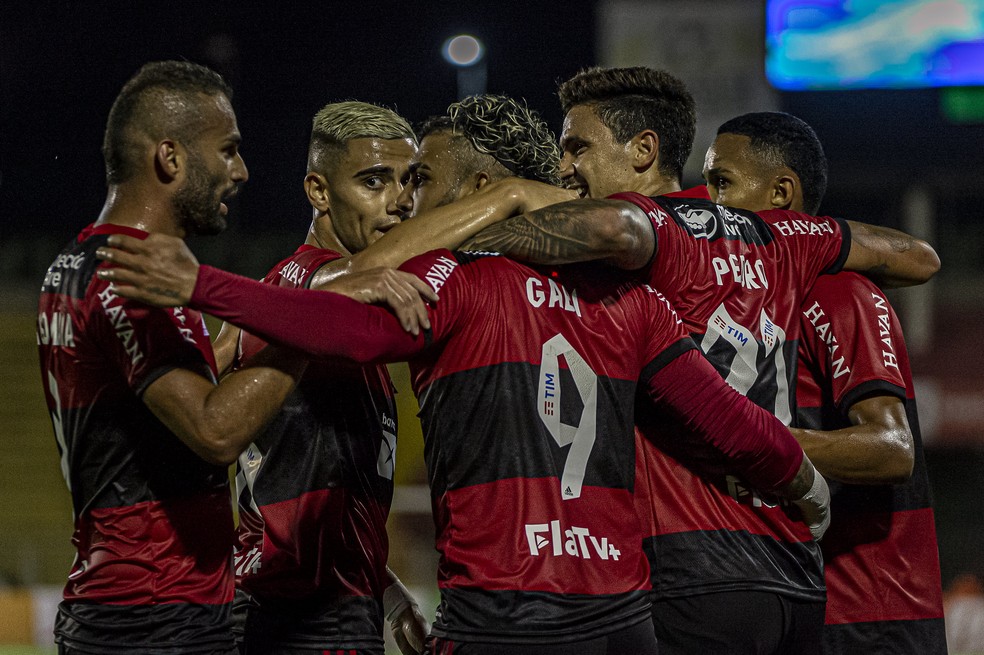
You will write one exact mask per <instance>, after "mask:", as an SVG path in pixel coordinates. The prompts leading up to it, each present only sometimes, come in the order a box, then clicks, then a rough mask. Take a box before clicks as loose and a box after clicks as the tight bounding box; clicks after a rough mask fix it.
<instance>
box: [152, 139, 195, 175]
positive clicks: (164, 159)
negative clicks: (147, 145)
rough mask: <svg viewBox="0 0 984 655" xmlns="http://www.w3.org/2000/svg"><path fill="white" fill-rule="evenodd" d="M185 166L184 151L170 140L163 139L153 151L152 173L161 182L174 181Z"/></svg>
mask: <svg viewBox="0 0 984 655" xmlns="http://www.w3.org/2000/svg"><path fill="white" fill-rule="evenodd" d="M179 150H180V152H179ZM186 164H187V157H186V156H185V153H184V150H183V149H181V148H180V146H179V145H178V144H177V143H175V142H174V141H171V140H170V139H164V140H163V141H161V142H160V143H158V144H157V148H155V149H154V171H155V172H156V173H157V176H158V178H159V179H160V180H161V181H162V182H170V181H172V180H174V178H176V177H178V175H179V174H180V173H181V171H182V169H183V167H184V166H185V165H186Z"/></svg>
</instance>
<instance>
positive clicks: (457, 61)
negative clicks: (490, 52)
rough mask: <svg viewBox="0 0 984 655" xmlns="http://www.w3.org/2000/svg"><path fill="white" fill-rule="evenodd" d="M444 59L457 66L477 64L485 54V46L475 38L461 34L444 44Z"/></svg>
mask: <svg viewBox="0 0 984 655" xmlns="http://www.w3.org/2000/svg"><path fill="white" fill-rule="evenodd" d="M443 54H444V58H445V59H446V60H447V62H448V63H449V64H453V65H455V66H472V65H474V64H477V63H478V62H479V61H480V60H481V59H482V55H483V54H485V46H483V45H482V42H481V41H479V40H478V39H476V38H475V37H474V36H470V35H468V34H461V35H459V36H455V37H451V38H450V39H448V40H447V41H445V42H444V50H443Z"/></svg>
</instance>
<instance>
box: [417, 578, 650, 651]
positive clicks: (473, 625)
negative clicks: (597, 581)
mask: <svg viewBox="0 0 984 655" xmlns="http://www.w3.org/2000/svg"><path fill="white" fill-rule="evenodd" d="M441 595H442V602H441V605H440V606H439V607H438V609H437V617H436V619H435V622H434V627H433V629H432V633H433V634H434V635H436V636H438V637H443V638H446V639H454V640H459V641H480V642H491V643H500V644H503V643H527V644H529V643H533V644H536V643H562V642H565V641H581V640H584V639H592V638H595V637H600V636H603V635H605V634H609V633H611V632H615V631H617V630H621V629H623V628H627V627H630V626H633V625H635V624H637V623H639V622H641V621H645V620H646V619H648V618H649V607H650V604H649V599H648V593H647V592H644V591H637V592H631V593H626V594H617V595H604V596H602V595H599V596H584V595H575V594H564V595H561V594H551V593H545V592H534V591H486V590H481V589H461V588H445V589H442V590H441ZM509 608H512V609H509ZM503 612H508V613H509V615H510V616H515V617H517V620H516V621H515V622H513V623H511V624H510V625H500V626H495V630H494V631H493V632H485V631H483V630H482V626H485V625H487V623H488V617H489V616H498V615H502V614H503ZM520 617H522V618H520ZM448 625H454V626H455V629H454V630H448V628H447V626H448ZM524 626H528V627H525V628H524ZM544 626H550V627H549V628H544Z"/></svg>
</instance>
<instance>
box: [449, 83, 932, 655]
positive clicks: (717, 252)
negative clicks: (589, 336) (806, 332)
mask: <svg viewBox="0 0 984 655" xmlns="http://www.w3.org/2000/svg"><path fill="white" fill-rule="evenodd" d="M559 94H560V98H561V104H562V107H563V109H564V112H565V120H564V129H563V133H562V135H561V146H562V148H563V150H564V157H563V160H562V162H561V175H562V177H563V178H564V179H565V182H566V183H567V185H568V186H569V187H570V188H573V189H576V190H578V192H579V193H580V194H581V195H582V196H584V197H585V198H587V200H583V201H574V202H569V203H563V204H559V205H554V206H551V207H547V208H544V209H542V210H539V211H536V212H531V213H527V214H525V215H522V216H519V217H516V218H512V219H508V220H506V221H503V222H500V223H497V224H496V225H494V226H492V227H490V228H488V229H487V230H485V231H484V232H483V233H481V234H480V235H479V236H478V237H477V238H476V239H474V240H472V241H471V242H469V244H468V246H469V247H474V248H478V249H486V250H492V251H498V252H502V253H504V254H507V255H509V256H512V257H518V258H521V259H527V260H531V261H537V262H540V263H548V264H551V263H562V262H570V261H583V260H589V259H602V260H604V261H607V262H609V263H611V264H613V265H615V266H617V267H620V268H623V269H629V270H635V271H637V273H636V274H637V275H639V276H641V277H642V278H643V279H644V280H645V281H646V282H648V283H649V284H650V285H652V286H653V287H654V288H656V289H658V290H660V291H661V292H662V293H663V294H664V295H665V296H666V297H667V299H668V300H669V301H670V302H671V304H672V305H673V306H674V307H675V308H676V310H677V311H678V312H679V313H680V318H681V319H682V320H683V321H684V323H685V325H686V327H687V330H688V331H689V332H690V334H691V335H692V336H693V338H694V340H695V341H696V342H697V344H698V345H699V346H700V348H701V350H702V351H703V352H704V354H705V355H706V356H707V358H708V359H709V360H710V361H711V362H712V364H714V366H715V368H716V369H717V371H718V373H719V374H720V375H721V377H723V378H725V379H726V380H727V382H728V383H729V384H730V385H731V386H732V387H734V388H736V389H738V390H739V391H740V392H742V393H743V394H744V395H746V396H747V397H748V398H750V399H751V400H753V401H754V402H756V403H757V404H759V405H760V406H762V407H764V408H766V409H768V410H769V411H770V412H772V413H774V414H775V415H776V416H777V417H779V418H780V419H781V420H783V421H784V422H786V423H788V422H790V421H791V420H792V415H793V398H792V396H791V391H792V389H793V388H794V387H793V384H794V380H793V379H792V371H794V370H795V368H794V365H795V361H794V359H793V357H794V356H795V351H796V342H797V339H798V333H799V320H798V314H799V307H800V304H801V301H802V300H803V298H804V297H805V294H806V292H807V291H808V290H809V288H810V287H811V286H812V284H813V282H814V280H815V279H816V278H817V277H818V276H819V275H820V274H821V273H832V272H836V271H838V270H840V269H841V268H842V267H846V268H850V269H856V270H862V271H869V272H872V273H874V272H878V273H880V274H881V277H882V279H883V280H884V281H887V282H890V283H894V284H907V283H908V284H911V283H914V282H919V281H924V280H925V279H928V277H930V276H931V275H932V274H933V273H935V271H936V270H937V268H938V266H939V262H938V259H937V258H936V254H935V252H933V251H932V249H931V248H929V246H928V245H926V244H924V243H922V242H919V241H917V240H914V239H912V238H911V237H909V236H908V235H904V234H902V233H899V232H895V231H893V230H887V229H884V228H876V227H872V226H867V225H864V224H860V223H854V222H851V221H847V222H844V221H840V220H835V219H831V218H817V217H813V216H808V215H805V214H800V213H795V212H790V211H778V210H776V211H773V212H770V216H769V217H768V218H769V220H768V221H767V220H766V219H765V218H763V217H761V216H757V215H755V214H753V213H750V212H745V211H742V210H736V209H729V208H727V207H722V206H719V205H716V204H714V203H712V202H710V201H709V200H708V199H707V192H706V190H705V189H704V188H703V187H699V188H695V189H690V190H686V191H681V187H680V179H681V174H682V170H683V165H684V162H685V161H686V159H687V157H688V155H689V153H690V149H691V147H692V143H693V137H694V132H695V124H696V111H695V105H694V101H693V98H692V97H691V95H690V93H689V92H688V91H687V89H686V87H685V85H684V84H683V83H682V82H680V81H679V80H678V79H676V78H674V77H673V76H671V75H669V74H667V73H665V72H663V71H656V70H653V69H648V68H641V67H639V68H625V69H600V68H596V69H589V70H586V71H582V72H581V73H579V74H577V75H576V76H574V77H573V78H572V79H570V80H568V81H567V82H565V83H563V84H562V85H561V87H560V92H559ZM642 422H644V423H645V422H647V421H646V419H645V417H643V419H642ZM643 431H644V432H645V433H646V435H647V436H649V437H650V438H652V439H653V440H654V441H655V442H657V443H660V444H662V446H663V449H662V450H658V449H656V448H653V447H652V446H651V444H650V441H649V440H647V439H641V440H640V441H639V447H640V453H639V457H638V461H639V465H640V471H639V479H640V480H643V481H644V482H641V483H640V485H639V489H638V490H639V491H641V492H642V493H641V494H638V493H637V497H638V498H639V499H640V503H639V509H640V514H641V516H642V519H643V521H644V523H645V525H646V526H647V527H646V530H647V532H648V537H647V539H646V549H647V552H648V554H649V557H650V564H651V566H652V582H653V588H654V591H653V594H654V596H653V597H654V604H653V617H654V621H655V623H656V630H657V635H658V637H659V640H660V650H661V652H663V653H693V652H710V653H796V654H798V655H799V654H802V653H811V652H818V649H819V643H820V630H821V628H822V624H823V611H824V598H825V593H824V586H823V575H822V564H821V560H820V552H819V547H818V545H817V544H816V543H815V542H814V541H813V540H812V539H811V535H810V534H809V532H808V531H807V530H806V529H805V527H804V526H803V525H802V524H800V523H798V522H797V521H796V520H795V514H794V513H791V512H790V511H789V508H788V507H786V506H784V505H783V504H781V503H778V502H775V501H774V499H770V498H769V497H762V496H761V495H760V494H758V493H756V492H755V491H754V490H753V489H752V488H750V487H749V485H748V484H747V481H744V480H741V479H738V478H735V477H732V476H728V475H724V474H720V475H716V476H711V477H701V476H698V475H696V474H695V473H694V472H693V471H692V468H694V467H696V466H697V465H698V464H700V463H706V460H707V459H708V458H709V456H708V455H707V454H705V453H702V452H700V451H699V450H693V449H689V448H686V447H682V446H681V445H679V444H678V443H677V442H676V440H675V439H674V436H675V435H676V434H677V431H672V430H667V429H665V427H664V426H660V425H655V426H653V425H644V426H643ZM665 453H670V455H671V456H667V455H666V454H665ZM710 458H711V459H712V460H713V457H710ZM647 495H648V497H647Z"/></svg>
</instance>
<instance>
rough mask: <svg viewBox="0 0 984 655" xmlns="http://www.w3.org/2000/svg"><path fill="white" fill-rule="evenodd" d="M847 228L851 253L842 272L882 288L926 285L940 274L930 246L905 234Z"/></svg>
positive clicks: (855, 225) (854, 225) (874, 227)
mask: <svg viewBox="0 0 984 655" xmlns="http://www.w3.org/2000/svg"><path fill="white" fill-rule="evenodd" d="M847 224H848V225H849V226H850V228H851V251H850V252H849V253H848V256H847V261H845V263H844V269H845V270H849V271H857V272H858V273H863V274H864V275H866V276H868V277H869V278H871V279H872V280H873V281H874V282H876V283H877V284H878V285H879V286H881V287H882V288H894V287H907V286H912V285H915V284H922V283H924V282H927V281H929V279H930V278H932V277H933V276H934V275H936V273H937V272H938V271H939V270H940V258H939V255H937V254H936V251H935V250H934V249H933V247H932V246H931V245H929V244H928V243H927V242H925V241H923V240H922V239H917V238H915V237H913V236H911V235H909V234H906V233H905V232H900V231H899V230H893V229H891V228H887V227H880V226H877V225H868V224H867V223H859V222H857V221H847Z"/></svg>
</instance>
